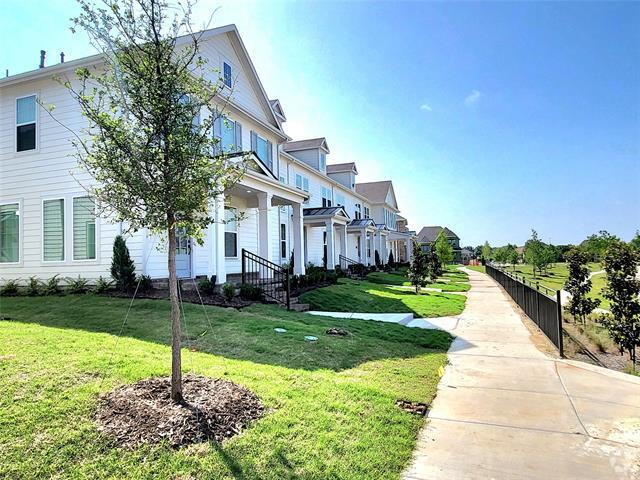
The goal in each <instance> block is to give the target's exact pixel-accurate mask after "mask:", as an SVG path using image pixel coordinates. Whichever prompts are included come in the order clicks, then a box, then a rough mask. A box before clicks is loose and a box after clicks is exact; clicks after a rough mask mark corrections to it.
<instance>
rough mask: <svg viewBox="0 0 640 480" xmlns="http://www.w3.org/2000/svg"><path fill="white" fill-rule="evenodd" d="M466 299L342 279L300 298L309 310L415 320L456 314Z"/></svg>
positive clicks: (458, 296) (461, 296)
mask: <svg viewBox="0 0 640 480" xmlns="http://www.w3.org/2000/svg"><path fill="white" fill-rule="evenodd" d="M465 300H466V298H465V297H464V296H463V295H454V294H446V293H437V292H424V293H421V294H420V295H416V294H415V292H412V291H410V290H403V289H400V288H398V287H394V286H388V285H381V284H377V283H373V282H368V281H356V280H350V279H346V278H341V279H340V280H339V281H338V284H337V285H332V286H330V287H324V288H318V289H316V290H312V291H310V292H307V293H304V294H302V295H300V301H301V302H303V303H308V304H310V305H311V309H312V310H322V311H328V312H365V313H401V312H407V313H413V314H414V315H415V316H417V317H442V316H447V315H458V314H459V313H461V312H462V310H463V309H464V303H465Z"/></svg>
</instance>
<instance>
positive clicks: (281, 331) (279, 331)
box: [273, 327, 287, 333]
mask: <svg viewBox="0 0 640 480" xmlns="http://www.w3.org/2000/svg"><path fill="white" fill-rule="evenodd" d="M273 331H274V332H276V333H287V329H286V328H279V327H278V328H274V329H273Z"/></svg>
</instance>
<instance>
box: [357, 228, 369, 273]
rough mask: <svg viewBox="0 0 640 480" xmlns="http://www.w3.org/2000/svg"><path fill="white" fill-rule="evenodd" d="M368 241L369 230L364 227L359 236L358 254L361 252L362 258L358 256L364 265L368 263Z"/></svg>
mask: <svg viewBox="0 0 640 480" xmlns="http://www.w3.org/2000/svg"><path fill="white" fill-rule="evenodd" d="M366 242H367V232H366V231H365V229H364V228H363V229H362V230H361V232H360V236H359V238H358V254H359V257H360V258H358V260H360V263H362V264H363V265H367V246H366Z"/></svg>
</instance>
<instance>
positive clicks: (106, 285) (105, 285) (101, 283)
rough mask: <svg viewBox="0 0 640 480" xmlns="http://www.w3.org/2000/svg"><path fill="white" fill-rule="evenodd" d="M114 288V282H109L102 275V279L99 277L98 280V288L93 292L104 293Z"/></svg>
mask: <svg viewBox="0 0 640 480" xmlns="http://www.w3.org/2000/svg"><path fill="white" fill-rule="evenodd" d="M112 286H113V282H112V281H111V280H107V279H106V278H104V277H103V276H102V275H101V276H100V277H98V280H96V286H95V287H94V288H93V291H94V292H96V293H104V292H106V291H107V290H109V289H110V288H111V287H112Z"/></svg>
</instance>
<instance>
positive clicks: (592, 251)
mask: <svg viewBox="0 0 640 480" xmlns="http://www.w3.org/2000/svg"><path fill="white" fill-rule="evenodd" d="M618 242H620V239H619V238H618V237H616V236H615V235H611V234H610V233H609V232H607V231H606V230H600V231H599V232H598V233H594V234H593V235H589V236H588V237H587V238H586V239H585V240H584V241H583V242H582V243H581V244H580V248H581V249H583V250H584V251H585V252H587V254H588V255H589V257H590V258H589V260H591V261H593V262H595V261H598V260H600V259H602V258H603V257H604V255H605V253H606V251H607V249H608V248H609V247H610V246H611V245H613V244H614V243H618Z"/></svg>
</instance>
